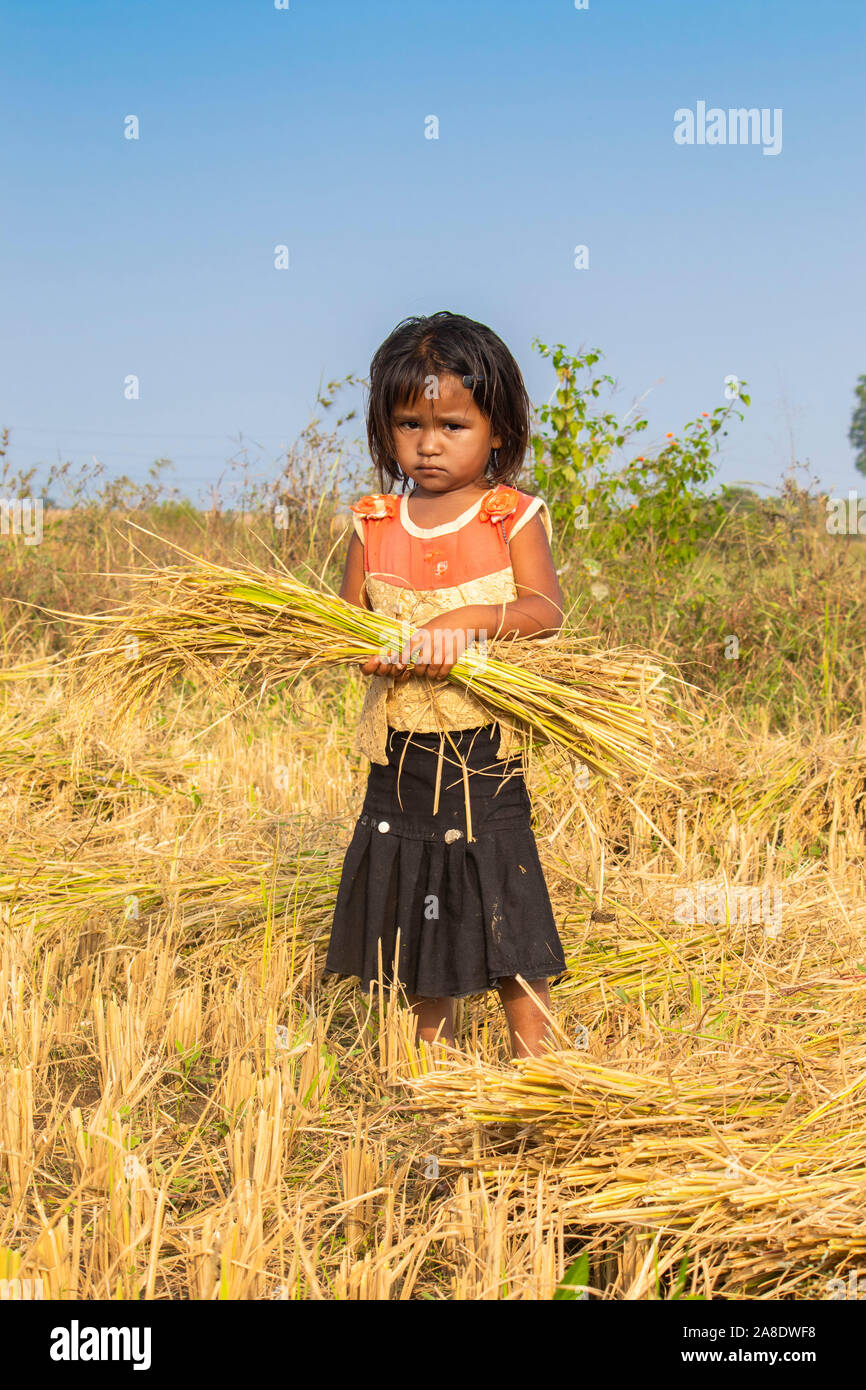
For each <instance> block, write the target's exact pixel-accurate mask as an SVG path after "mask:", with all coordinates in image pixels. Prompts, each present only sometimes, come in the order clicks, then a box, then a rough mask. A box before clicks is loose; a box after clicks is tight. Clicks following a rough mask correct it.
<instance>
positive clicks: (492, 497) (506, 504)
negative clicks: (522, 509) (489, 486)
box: [478, 484, 520, 521]
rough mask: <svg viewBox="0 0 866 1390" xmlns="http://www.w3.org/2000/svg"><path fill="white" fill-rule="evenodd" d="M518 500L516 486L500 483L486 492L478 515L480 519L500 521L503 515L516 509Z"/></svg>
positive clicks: (518, 495) (509, 513) (509, 514)
mask: <svg viewBox="0 0 866 1390" xmlns="http://www.w3.org/2000/svg"><path fill="white" fill-rule="evenodd" d="M519 501H520V494H519V493H518V491H517V488H514V487H506V486H505V485H504V484H500V485H499V486H498V487H495V488H493V490H492V492H489V493H488V494H487V496H486V497H485V499H484V501H483V502H482V503H481V510H480V512H479V513H478V516H479V518H480V519H481V520H482V521H502V519H503V518H504V517H506V516H511V513H512V512H513V511H516V510H517V504H518V502H519Z"/></svg>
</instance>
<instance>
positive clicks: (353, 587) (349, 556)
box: [340, 532, 370, 608]
mask: <svg viewBox="0 0 866 1390" xmlns="http://www.w3.org/2000/svg"><path fill="white" fill-rule="evenodd" d="M364 579H365V575H364V547H363V545H362V544H361V542H360V540H359V539H358V534H357V532H353V534H352V539H351V540H350V541H349V549H348V551H347V552H346V567H345V569H344V570H343V582H342V584H341V585H340V598H344V599H345V600H346V602H347V603H354V605H355V607H356V608H369V607H370V600H369V597H368V596H367V591H366V589H362V586H363V583H364Z"/></svg>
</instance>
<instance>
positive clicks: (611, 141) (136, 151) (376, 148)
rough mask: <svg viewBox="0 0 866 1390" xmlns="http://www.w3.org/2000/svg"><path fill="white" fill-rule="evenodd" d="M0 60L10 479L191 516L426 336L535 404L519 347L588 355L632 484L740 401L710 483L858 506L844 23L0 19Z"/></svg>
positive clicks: (465, 7)
mask: <svg viewBox="0 0 866 1390" xmlns="http://www.w3.org/2000/svg"><path fill="white" fill-rule="evenodd" d="M0 28H2V32H0V42H2V54H3V79H2V84H0V121H2V139H0V176H2V189H3V204H4V206H3V217H2V224H0V247H2V252H0V254H2V299H0V303H2V308H0V324H2V347H0V427H3V426H8V427H9V429H10V430H11V446H12V447H11V451H10V459H11V461H12V463H13V465H14V466H15V467H27V466H29V465H30V464H38V463H46V462H51V461H53V460H57V459H58V458H59V459H72V460H73V462H79V461H85V460H90V459H91V458H92V457H93V456H94V455H96V456H97V457H98V458H99V460H100V461H101V462H102V463H103V464H104V465H105V467H106V469H107V471H108V472H109V473H127V474H130V475H132V476H134V477H137V478H139V477H144V476H145V474H146V472H147V469H148V466H149V465H150V463H151V462H152V461H153V460H154V459H155V458H157V457H160V456H167V457H169V458H171V459H173V460H174V462H175V465H176V472H175V475H174V479H173V481H174V482H175V483H176V484H177V485H178V486H179V487H180V489H181V491H182V492H184V493H186V494H187V495H189V496H192V497H195V496H197V495H201V494H203V492H204V490H206V489H207V488H208V486H209V485H210V484H211V483H212V482H213V481H214V480H215V479H216V477H217V476H218V475H219V474H220V473H221V472H222V471H223V470H224V469H225V466H226V460H227V459H228V458H229V457H230V456H232V455H233V454H235V453H236V451H237V447H238V438H239V435H240V434H241V433H242V434H243V436H244V439H245V440H248V441H256V442H258V443H259V444H260V445H261V446H262V449H263V450H264V451H265V452H264V454H261V453H260V454H259V457H265V458H274V459H276V457H277V455H278V452H279V450H280V448H281V447H282V446H285V445H286V444H288V443H289V442H290V441H291V440H292V439H293V438H294V437H295V436H296V435H297V433H298V431H299V430H300V429H301V428H302V427H303V425H304V424H305V423H306V421H307V419H308V418H309V414H310V410H311V408H312V404H313V401H314V398H315V393H316V388H317V386H318V383H319V380H320V377H321V376H322V374H324V377H325V380H326V381H327V380H328V379H329V378H332V377H338V376H342V375H344V374H345V373H347V372H354V373H357V374H360V375H365V374H366V372H367V370H368V367H369V361H370V357H371V355H372V353H373V351H374V350H375V348H376V347H377V345H378V344H379V343H380V342H381V340H382V339H383V338H384V337H385V336H386V334H387V333H388V332H389V331H390V329H391V328H392V327H393V326H394V324H395V323H397V322H398V321H399V320H400V319H402V318H404V317H405V316H407V315H409V314H416V313H431V312H434V311H435V310H437V309H443V308H446V309H452V310H454V311H456V312H460V313H465V314H468V315H470V316H471V317H473V318H477V319H480V320H482V321H483V322H485V323H488V324H489V325H490V326H491V327H492V328H494V329H495V330H496V331H497V332H498V333H499V334H500V336H502V337H503V338H504V339H505V341H506V342H507V343H508V345H509V346H510V348H511V349H512V351H513V352H514V353H515V355H516V357H517V359H518V361H519V362H520V363H521V366H522V367H523V370H524V374H525V377H526V380H527V385H528V388H529V391H530V395H531V396H532V397H533V399H535V400H536V401H539V402H540V401H541V400H543V399H546V398H547V397H548V396H549V394H550V391H551V390H552V387H553V375H552V370H551V368H550V366H549V364H547V363H545V362H543V361H542V360H541V358H540V357H539V356H538V355H537V354H536V353H534V352H533V351H532V349H531V346H530V345H531V340H532V339H533V337H536V336H538V337H540V338H541V339H542V341H544V342H547V343H555V342H562V343H565V344H566V345H567V346H568V347H569V348H571V349H573V350H575V351H576V350H577V349H578V348H580V347H581V346H583V347H585V348H589V347H596V346H597V347H599V348H601V349H602V351H603V352H604V354H605V357H604V359H603V361H602V363H600V364H599V367H598V368H597V370H606V371H608V372H609V373H610V374H611V375H612V376H614V377H615V378H616V379H617V381H618V383H619V391H618V394H617V395H616V397H615V398H614V401H613V405H612V407H611V408H613V409H615V410H617V411H618V412H619V413H621V414H624V413H625V412H626V411H627V410H628V409H629V408H630V407H631V405H632V404H633V402H634V401H635V400H636V398H637V397H639V396H641V395H642V394H643V393H644V392H647V391H648V392H649V395H648V396H646V398H645V399H644V401H643V402H642V404H641V410H642V411H643V412H645V413H646V414H648V416H649V418H650V429H649V430H647V432H646V433H645V434H643V435H640V436H638V442H637V443H636V444H635V448H634V450H633V452H644V451H645V447H646V446H647V445H650V444H651V443H652V442H653V441H661V440H662V439H663V436H664V434H665V433H666V432H667V431H668V430H674V431H678V430H679V429H681V428H682V426H683V424H684V423H685V422H686V421H687V420H689V419H692V418H693V417H694V416H696V415H697V414H699V413H700V411H702V410H707V411H709V410H712V409H714V407H715V406H717V405H719V404H722V403H723V400H724V378H725V376H726V375H728V374H730V373H733V374H736V375H737V376H739V377H740V378H745V379H747V380H748V383H749V387H748V390H749V391H750V393H751V396H752V406H751V408H749V409H747V410H745V412H744V413H745V420H744V421H743V423H740V422H738V421H734V423H733V427H732V429H731V432H730V433H729V435H728V438H727V439H726V440H725V441H724V444H723V462H722V468H721V472H720V477H721V478H722V479H723V480H725V481H729V482H734V481H747V482H753V483H764V484H767V485H769V486H771V487H776V486H778V485H779V482H780V479H781V476H782V474H783V472H784V470H785V468H786V467H787V466H788V465H789V464H790V462H791V458H792V455H793V456H794V457H796V459H797V460H798V461H800V462H802V463H808V464H809V466H810V469H811V472H812V473H813V474H815V475H817V476H818V478H819V479H820V480H821V482H822V484H823V485H824V486H825V487H827V488H828V489H829V490H831V491H834V492H836V493H844V492H847V490H848V489H849V488H851V487H858V486H859V488H860V491H861V492H863V491H866V479H864V478H863V477H862V475H861V474H858V473H857V472H856V471H855V469H854V451H853V449H852V448H851V446H850V445H849V443H848V441H847V431H848V428H849V424H850V419H851V413H852V410H853V407H854V395H853V392H854V386H855V383H856V379H857V377H858V375H859V374H860V373H862V372H866V332H864V324H866V302H864V301H866V275H864V266H863V241H864V187H866V180H864V148H866V141H864V126H866V122H864V114H866V82H864V67H866V64H864V59H866V5H864V3H863V0H823V2H822V3H821V4H815V3H806V0H749V2H748V3H743V0H728V3H726V4H724V5H717V6H710V5H707V4H697V3H695V0H618V2H617V0H589V5H588V8H586V9H582V10H578V9H576V8H575V4H574V0H527V3H516V2H515V0H496V2H495V3H494V0H438V3H436V4H435V5H427V4H423V3H415V0H364V2H363V3H360V2H359V0H290V2H289V8H288V9H277V8H275V5H274V0H207V3H204V0H183V3H180V4H178V3H176V2H175V3H165V0H148V2H147V3H144V2H143V0H138V3H135V0H125V3H122V4H118V3H116V0H114V2H113V3H107V2H103V0H75V3H72V4H65V5H63V4H59V5H36V4H33V3H32V0H2V4H0ZM699 102H704V103H706V107H707V108H712V107H718V108H721V109H722V110H723V111H724V112H725V113H726V112H727V111H728V110H729V109H731V108H737V107H755V108H758V109H759V110H766V111H767V112H768V113H773V112H774V111H776V110H777V109H779V110H781V113H782V117H781V135H782V143H781V150H780V151H779V153H777V154H764V152H763V146H762V145H761V144H748V145H746V144H733V143H725V144H715V145H711V144H707V143H704V144H698V143H694V144H691V145H686V144H678V143H677V142H676V141H675V139H674V130H675V112H677V111H678V110H680V109H683V108H688V109H690V110H692V111H694V112H696V111H697V108H698V103H699ZM130 115H134V116H136V117H137V118H138V121H139V126H140V130H139V134H140V138H139V139H137V140H129V139H126V138H125V136H124V122H125V120H126V118H127V117H128V116H130ZM431 115H432V116H436V117H437V118H438V122H439V132H438V135H439V138H438V139H435V140H434V139H427V138H425V120H426V118H427V117H429V116H431ZM280 244H285V245H286V246H288V248H289V268H288V269H287V270H279V269H276V268H275V265H274V254H275V252H274V248H275V247H276V246H278V245H280ZM576 245H586V246H587V247H588V248H589V267H588V269H580V270H579V269H576V268H575V266H574V248H575V246H576ZM130 374H134V375H136V376H137V377H138V378H139V382H140V398H139V399H138V400H126V399H125V398H124V381H125V378H126V377H127V376H128V375H130ZM602 403H603V404H604V398H602Z"/></svg>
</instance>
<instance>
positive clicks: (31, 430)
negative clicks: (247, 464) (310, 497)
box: [9, 425, 285, 443]
mask: <svg viewBox="0 0 866 1390" xmlns="http://www.w3.org/2000/svg"><path fill="white" fill-rule="evenodd" d="M9 430H10V432H12V431H14V430H20V431H23V432H24V433H26V434H84V435H88V436H90V435H101V436H102V437H103V438H106V439H166V438H168V437H169V436H170V437H171V438H172V439H219V440H221V441H222V442H223V443H225V442H226V441H228V440H230V439H231V436H230V435H226V434H178V433H176V432H175V431H174V430H169V431H166V432H165V433H163V434H142V433H140V432H138V431H135V430H78V429H53V428H51V426H47V425H10V426H9ZM257 437H258V438H259V439H280V440H282V439H284V438H285V436H284V435H281V434H260V435H258V436H257Z"/></svg>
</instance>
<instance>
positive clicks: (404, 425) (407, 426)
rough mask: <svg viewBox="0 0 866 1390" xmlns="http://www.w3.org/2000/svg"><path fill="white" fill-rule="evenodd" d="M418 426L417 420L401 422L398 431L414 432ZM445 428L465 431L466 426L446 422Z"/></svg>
mask: <svg viewBox="0 0 866 1390" xmlns="http://www.w3.org/2000/svg"><path fill="white" fill-rule="evenodd" d="M417 426H418V421H417V420H401V421H400V422H399V424H398V426H397V428H398V429H401V430H414V429H417ZM445 428H446V429H448V430H462V429H465V428H466V426H465V425H456V424H453V423H452V422H451V421H450V420H449V421H446V424H445Z"/></svg>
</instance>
